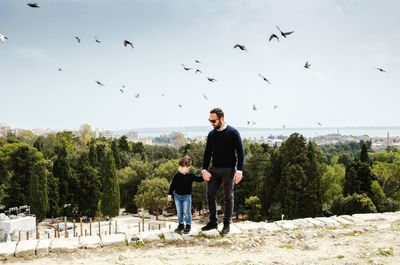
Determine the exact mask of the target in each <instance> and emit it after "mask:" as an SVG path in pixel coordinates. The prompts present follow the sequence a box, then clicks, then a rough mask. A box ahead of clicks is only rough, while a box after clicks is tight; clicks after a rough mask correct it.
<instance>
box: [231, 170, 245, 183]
mask: <svg viewBox="0 0 400 265" xmlns="http://www.w3.org/2000/svg"><path fill="white" fill-rule="evenodd" d="M242 178H243V174H241V173H238V172H236V173H235V175H234V176H233V181H234V182H235V184H238V183H239V182H240V181H241V180H242Z"/></svg>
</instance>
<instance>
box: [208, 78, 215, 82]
mask: <svg viewBox="0 0 400 265" xmlns="http://www.w3.org/2000/svg"><path fill="white" fill-rule="evenodd" d="M207 79H208V81H210V82H216V81H217V79H215V78H212V77H207Z"/></svg>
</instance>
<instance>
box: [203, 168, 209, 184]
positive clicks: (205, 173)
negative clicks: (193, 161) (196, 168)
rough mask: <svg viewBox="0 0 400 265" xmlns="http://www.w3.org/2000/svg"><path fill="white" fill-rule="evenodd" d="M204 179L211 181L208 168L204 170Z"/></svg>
mask: <svg viewBox="0 0 400 265" xmlns="http://www.w3.org/2000/svg"><path fill="white" fill-rule="evenodd" d="M202 175H203V179H204V180H205V181H210V179H211V174H210V172H208V171H207V170H203V174H202Z"/></svg>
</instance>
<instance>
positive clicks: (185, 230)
mask: <svg viewBox="0 0 400 265" xmlns="http://www.w3.org/2000/svg"><path fill="white" fill-rule="evenodd" d="M190 228H191V225H186V226H185V229H183V233H184V234H189V232H190Z"/></svg>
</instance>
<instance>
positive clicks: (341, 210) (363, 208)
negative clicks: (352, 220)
mask: <svg viewBox="0 0 400 265" xmlns="http://www.w3.org/2000/svg"><path fill="white" fill-rule="evenodd" d="M331 211H332V213H333V214H336V215H342V214H354V213H376V212H377V211H376V207H375V205H374V203H373V202H372V200H371V199H370V198H369V197H368V196H367V195H366V194H357V193H353V194H352V195H350V196H347V197H343V196H342V195H341V196H338V197H336V198H335V199H334V200H333V203H332V207H331Z"/></svg>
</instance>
